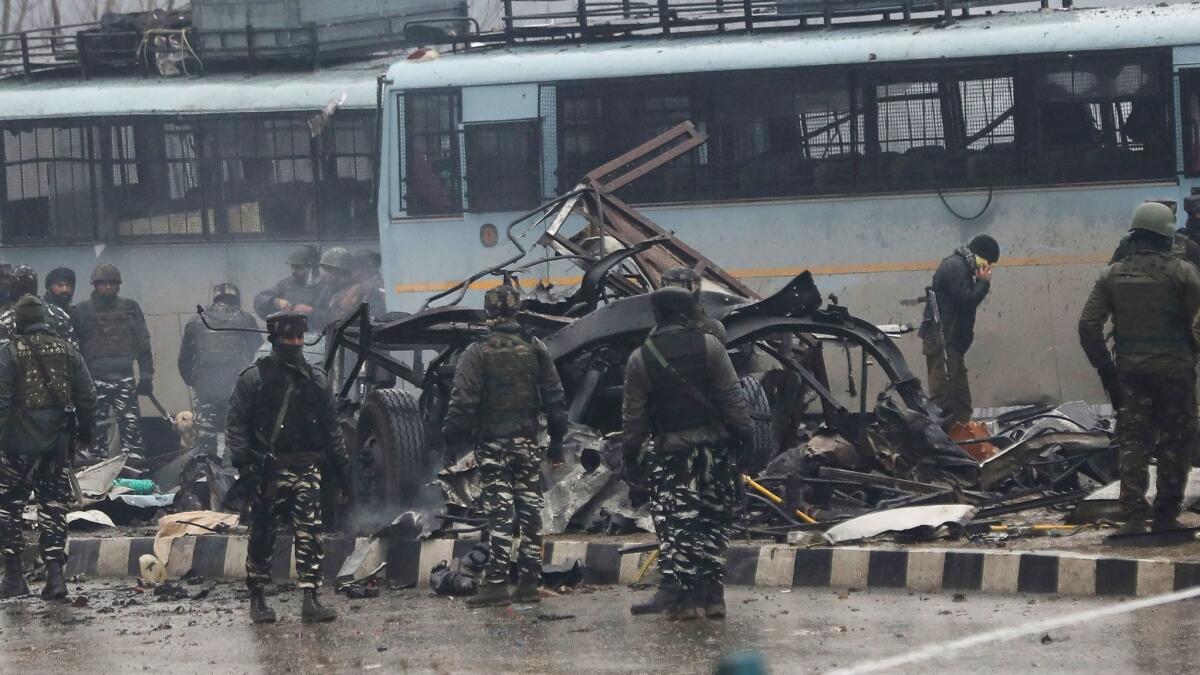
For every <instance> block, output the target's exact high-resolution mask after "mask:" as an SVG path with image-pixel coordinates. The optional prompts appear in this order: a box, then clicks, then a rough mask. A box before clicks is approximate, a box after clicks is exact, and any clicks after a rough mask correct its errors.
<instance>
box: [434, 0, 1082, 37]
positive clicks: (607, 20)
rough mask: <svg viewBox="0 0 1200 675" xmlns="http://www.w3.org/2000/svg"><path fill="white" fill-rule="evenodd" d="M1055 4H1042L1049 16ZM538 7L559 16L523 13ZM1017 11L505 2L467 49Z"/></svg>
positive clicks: (831, 0)
mask: <svg viewBox="0 0 1200 675" xmlns="http://www.w3.org/2000/svg"><path fill="white" fill-rule="evenodd" d="M1050 1H1051V0H1038V3H1037V4H1038V6H1039V8H1040V9H1043V10H1047V9H1050ZM533 2H537V4H538V5H539V6H543V7H544V6H546V5H547V4H549V5H550V7H551V8H554V7H559V6H561V9H559V10H558V11H541V12H526V11H523V7H524V6H525V5H526V4H530V3H533ZM1060 2H1061V6H1062V7H1063V8H1064V9H1069V8H1071V7H1072V4H1073V0H1060ZM1015 4H1032V0H1027V1H1026V2H1025V3H1022V2H1021V1H1020V0H1018V2H1015V3H1014V2H1013V1H1012V0H557V1H552V2H551V3H546V2H544V0H503V5H504V14H503V17H502V20H503V29H502V30H500V31H496V32H489V33H484V34H481V35H473V36H464V40H463V41H462V42H461V44H463V45H464V46H469V45H470V44H471V43H473V44H477V45H478V44H484V45H486V44H489V43H498V42H502V43H507V44H514V43H517V42H529V41H546V40H562V41H583V42H586V41H592V40H606V39H622V38H629V37H637V36H649V37H652V36H671V35H697V34H701V35H703V34H712V33H736V32H746V33H750V32H758V31H788V30H800V29H804V28H817V27H824V28H828V27H831V26H833V25H834V24H840V23H847V24H859V25H861V24H862V23H863V22H864V21H867V20H870V19H871V18H876V19H878V20H880V21H883V22H892V21H904V22H908V21H913V20H937V21H953V20H954V18H955V17H956V16H960V17H967V16H970V15H971V11H972V10H973V9H975V8H980V7H990V6H1001V5H1004V6H1013V5H1015ZM468 40H469V42H468ZM458 43H459V42H458V41H456V44H458Z"/></svg>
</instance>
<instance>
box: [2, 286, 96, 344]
mask: <svg viewBox="0 0 1200 675" xmlns="http://www.w3.org/2000/svg"><path fill="white" fill-rule="evenodd" d="M11 283H12V292H13V293H14V297H16V298H22V297H24V296H26V295H33V296H36V295H37V292H38V287H37V286H38V283H37V273H36V272H34V271H33V268H32V267H30V266H28V265H17V266H16V267H14V268H13V276H12V282H11ZM46 325H47V326H48V327H49V328H50V332H51V333H54V334H55V335H57V336H58V337H60V338H63V339H65V340H69V341H70V342H71V344H72V345H73V346H74V347H75V348H78V347H79V341H78V340H77V339H76V338H75V328H74V326H72V325H71V317H70V315H68V314H67V313H66V311H64V310H63V309H62V308H61V307H58V306H57V305H51V304H46ZM16 334H17V310H16V307H10V308H8V309H7V310H5V311H3V312H0V341H4V340H11V339H12V338H13V337H14V336H15V335H16Z"/></svg>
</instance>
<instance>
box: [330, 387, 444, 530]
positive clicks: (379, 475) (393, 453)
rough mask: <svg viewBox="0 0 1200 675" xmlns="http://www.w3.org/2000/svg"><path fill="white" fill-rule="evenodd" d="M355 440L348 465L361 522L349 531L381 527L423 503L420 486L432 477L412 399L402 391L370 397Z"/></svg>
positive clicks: (375, 393)
mask: <svg viewBox="0 0 1200 675" xmlns="http://www.w3.org/2000/svg"><path fill="white" fill-rule="evenodd" d="M358 438H359V439H360V444H359V450H358V452H357V453H356V455H355V456H353V457H351V458H350V465H351V476H352V480H353V483H354V485H353V494H354V501H355V507H356V508H355V510H356V511H357V512H358V513H357V519H358V520H359V521H360V522H358V523H354V522H351V526H352V527H354V528H355V529H363V528H362V526H363V525H371V526H373V527H381V526H383V525H386V524H387V523H389V522H391V520H392V519H393V518H395V516H396V515H398V514H399V513H400V512H401V511H403V510H404V509H406V508H409V507H411V506H413V505H414V504H416V503H418V502H420V501H422V500H421V497H422V495H423V494H424V491H423V487H424V486H425V485H426V484H427V483H429V481H430V480H432V478H433V476H434V473H435V468H434V466H435V465H434V462H432V461H431V459H430V457H429V453H428V452H427V451H426V446H425V426H424V423H423V421H422V418H421V411H420V408H419V407H418V405H417V399H416V397H415V396H414V395H413V394H412V393H411V392H408V391H404V390H402V389H376V390H375V391H373V392H371V393H370V394H369V395H368V396H367V398H366V400H364V401H363V405H362V411H361V413H360V414H359V418H358ZM353 520H355V519H352V521H353ZM363 521H366V522H363Z"/></svg>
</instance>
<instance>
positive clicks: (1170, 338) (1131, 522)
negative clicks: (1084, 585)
mask: <svg viewBox="0 0 1200 675" xmlns="http://www.w3.org/2000/svg"><path fill="white" fill-rule="evenodd" d="M1130 230H1131V239H1132V241H1133V255H1132V256H1130V257H1129V258H1128V259H1127V260H1123V261H1120V262H1118V263H1116V264H1114V265H1110V266H1109V267H1108V269H1107V270H1105V271H1104V273H1103V274H1101V275H1100V278H1099V279H1098V280H1097V281H1096V285H1095V286H1094V287H1093V288H1092V294H1091V295H1090V296H1089V297H1088V301H1087V304H1086V305H1084V308H1083V314H1082V316H1080V317H1079V342H1080V344H1081V345H1082V346H1083V351H1084V352H1085V353H1086V354H1087V357H1088V360H1089V361H1091V363H1092V366H1094V367H1095V368H1096V370H1097V371H1099V373H1100V379H1101V381H1102V382H1104V384H1105V387H1106V389H1108V393H1109V396H1110V397H1111V398H1112V402H1113V405H1114V406H1115V407H1116V408H1117V438H1116V442H1117V447H1118V448H1119V452H1120V455H1121V496H1120V502H1121V508H1122V510H1123V512H1124V518H1125V522H1126V523H1127V525H1126V527H1127V528H1129V529H1130V530H1131V531H1137V530H1140V529H1144V523H1145V519H1146V515H1147V508H1146V501H1145V499H1146V489H1147V486H1148V480H1149V478H1148V475H1147V466H1148V464H1149V460H1150V457H1151V456H1154V457H1156V458H1157V459H1158V496H1157V497H1156V498H1155V500H1154V508H1153V512H1152V513H1151V514H1150V515H1151V516H1152V517H1153V526H1154V528H1155V529H1162V528H1169V527H1172V526H1174V524H1175V522H1176V520H1175V519H1176V518H1178V517H1179V512H1180V506H1181V504H1182V501H1183V489H1184V486H1185V485H1186V483H1187V476H1188V470H1189V468H1190V466H1191V462H1190V457H1189V455H1190V444H1191V442H1192V438H1193V437H1194V436H1195V433H1196V402H1195V386H1194V385H1195V379H1194V378H1195V364H1196V346H1197V344H1198V340H1197V338H1198V335H1197V332H1196V327H1195V326H1194V325H1193V321H1194V319H1195V318H1196V313H1197V311H1198V310H1200V272H1197V270H1196V268H1195V267H1193V266H1192V265H1190V264H1188V263H1186V262H1184V261H1183V260H1181V259H1180V258H1179V257H1178V256H1175V255H1173V254H1172V253H1171V246H1172V238H1173V237H1174V234H1175V216H1174V214H1172V213H1171V210H1170V209H1168V208H1167V207H1165V206H1163V205H1162V204H1156V203H1145V204H1142V205H1141V206H1139V207H1138V208H1137V210H1136V211H1134V213H1133V225H1132V227H1131V228H1130ZM1109 317H1112V322H1113V338H1114V341H1115V342H1116V361H1115V363H1114V361H1113V357H1112V355H1111V354H1110V353H1109V351H1108V344H1107V342H1106V341H1105V338H1104V324H1105V322H1106V321H1107V320H1108V319H1109Z"/></svg>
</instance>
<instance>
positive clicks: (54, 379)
mask: <svg viewBox="0 0 1200 675" xmlns="http://www.w3.org/2000/svg"><path fill="white" fill-rule="evenodd" d="M15 309H16V323H17V335H16V336H15V337H14V338H13V339H12V341H10V342H8V343H7V344H6V345H4V347H2V348H0V445H2V446H3V448H4V454H3V459H0V554H3V555H4V578H3V580H2V581H0V598H12V597H16V596H19V595H25V594H27V593H29V586H28V585H27V584H26V583H25V574H24V571H23V570H22V569H21V551H22V550H23V549H24V544H25V541H24V537H23V535H22V529H23V528H22V522H21V513H22V512H23V511H24V509H25V503H26V502H27V501H28V499H29V494H30V492H31V491H32V492H33V493H35V494H36V495H37V505H38V529H39V530H40V531H41V532H40V537H39V541H38V544H39V548H40V550H41V554H42V560H43V561H44V562H45V563H46V587H45V588H44V589H42V597H43V598H44V599H46V600H57V599H60V598H64V597H66V595H67V584H66V580H65V579H64V578H63V566H64V565H65V564H66V561H67V553H66V547H67V509H68V507H69V506H70V505H71V503H72V502H74V495H73V494H72V490H71V477H70V471H71V455H72V454H73V452H74V446H75V445H76V444H78V446H79V447H86V446H87V445H88V444H90V443H91V440H92V424H93V422H94V420H95V415H96V390H95V388H94V387H93V386H92V378H91V376H90V375H88V369H87V366H85V365H84V363H83V357H81V356H80V355H79V352H78V351H77V350H76V349H75V346H74V345H72V344H71V343H70V342H68V341H67V340H64V339H62V338H60V337H57V336H56V335H54V334H53V333H52V332H50V330H49V328H48V327H47V325H46V312H45V310H46V307H45V305H44V304H43V302H42V301H41V300H40V299H38V298H37V296H34V295H26V296H25V297H23V298H21V300H20V301H18V302H17V305H16V307H15Z"/></svg>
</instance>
